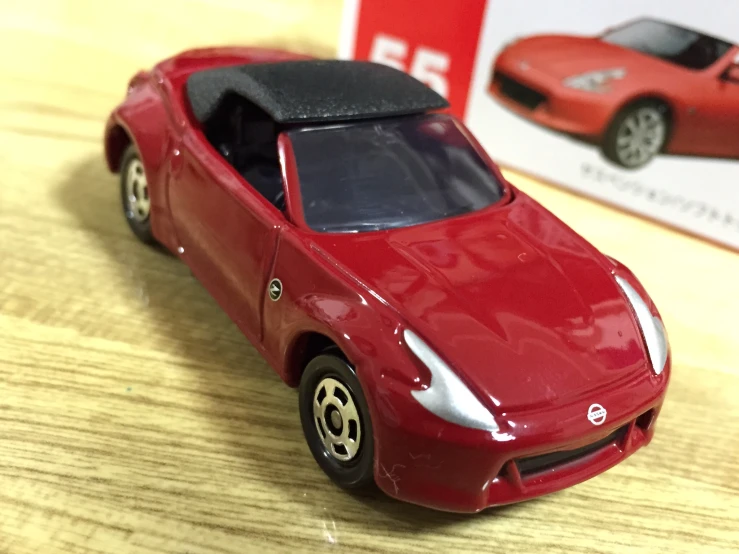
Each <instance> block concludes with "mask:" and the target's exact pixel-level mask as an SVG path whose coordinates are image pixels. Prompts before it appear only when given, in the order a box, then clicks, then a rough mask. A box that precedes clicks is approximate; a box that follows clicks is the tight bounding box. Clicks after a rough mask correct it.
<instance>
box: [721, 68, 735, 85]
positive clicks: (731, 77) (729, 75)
mask: <svg viewBox="0 0 739 554" xmlns="http://www.w3.org/2000/svg"><path fill="white" fill-rule="evenodd" d="M721 77H722V79H723V80H724V81H729V82H732V83H739V65H737V64H731V65H730V66H729V67H727V68H726V71H724V72H723V74H722V75H721Z"/></svg>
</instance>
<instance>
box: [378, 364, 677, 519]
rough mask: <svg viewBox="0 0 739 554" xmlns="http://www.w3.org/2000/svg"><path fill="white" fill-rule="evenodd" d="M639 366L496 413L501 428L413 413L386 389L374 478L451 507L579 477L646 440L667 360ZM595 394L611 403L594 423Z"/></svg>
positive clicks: (547, 489) (471, 506)
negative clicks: (553, 401)
mask: <svg viewBox="0 0 739 554" xmlns="http://www.w3.org/2000/svg"><path fill="white" fill-rule="evenodd" d="M668 363H669V362H668ZM645 372H647V374H648V377H647V378H641V377H640V378H638V379H634V380H632V382H630V383H619V384H618V387H617V388H615V389H614V390H612V391H610V392H604V391H601V392H599V393H597V394H593V395H592V397H589V398H588V399H585V400H582V401H577V402H572V403H568V404H567V405H566V406H559V407H556V408H553V407H549V408H540V409H537V410H530V411H528V412H519V413H510V414H499V415H497V416H496V419H497V420H498V422H499V425H500V427H501V429H500V432H498V433H488V432H484V431H478V430H472V429H465V428H462V427H459V426H456V425H452V424H449V423H446V422H443V421H441V420H439V419H438V418H436V417H435V416H433V415H432V414H429V413H428V412H425V411H424V410H423V408H420V406H419V408H420V411H418V412H417V413H412V412H413V411H414V408H415V407H413V406H412V404H408V403H406V405H404V406H403V404H401V403H402V402H403V401H402V400H401V399H400V398H395V399H394V398H393V395H394V394H393V392H392V391H388V390H386V391H384V393H383V400H382V404H383V405H384V406H385V407H386V408H387V407H390V406H392V407H393V411H392V413H391V414H390V415H391V417H390V418H387V417H385V416H387V415H388V412H387V411H385V413H384V414H383V407H382V406H379V408H380V414H378V416H375V417H373V425H374V431H375V449H376V452H375V453H376V456H375V481H376V482H377V484H378V486H379V487H380V488H381V489H382V490H383V491H384V492H385V493H387V494H388V495H390V496H393V497H396V498H398V499H400V500H404V501H407V502H411V503H415V504H420V505H424V506H428V507H432V508H435V509H440V510H446V511H456V512H477V511H480V510H482V509H484V508H487V507H491V506H497V505H503V504H509V503H514V502H520V501H522V500H527V499H530V498H534V497H537V496H541V495H544V494H548V493H551V492H555V491H558V490H561V489H563V488H566V487H569V486H572V485H575V484H577V483H580V482H582V481H585V480H587V479H589V478H591V477H594V476H595V475H598V474H600V473H602V472H604V471H606V470H607V469H609V468H611V467H612V466H614V465H616V464H617V463H619V462H620V461H622V460H624V459H625V458H627V457H628V456H629V455H631V454H632V453H633V452H635V451H636V450H638V449H639V448H640V447H642V446H644V445H646V444H648V443H649V441H650V440H651V438H652V436H653V434H654V426H655V421H656V419H657V416H658V414H659V411H660V408H661V406H662V402H663V400H664V394H665V390H666V386H667V381H668V374H669V368H666V369H665V371H664V372H663V373H662V374H661V375H659V376H654V375H651V374H649V370H648V369H645ZM594 403H599V404H601V405H602V406H603V407H605V408H606V410H607V412H608V413H607V416H606V421H605V422H603V423H602V424H600V425H594V424H593V423H591V422H590V421H589V420H588V417H587V413H588V408H589V407H590V405H591V404H594ZM401 406H403V409H402V410H400V409H399V407H401ZM381 414H382V415H381ZM552 453H557V454H553V455H551V454H552Z"/></svg>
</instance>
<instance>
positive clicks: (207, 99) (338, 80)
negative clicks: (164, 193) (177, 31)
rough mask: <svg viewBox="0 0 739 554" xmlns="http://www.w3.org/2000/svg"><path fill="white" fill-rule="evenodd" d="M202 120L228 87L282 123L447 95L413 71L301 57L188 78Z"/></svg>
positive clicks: (409, 108)
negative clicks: (296, 59) (422, 81)
mask: <svg viewBox="0 0 739 554" xmlns="http://www.w3.org/2000/svg"><path fill="white" fill-rule="evenodd" d="M186 89H187V97H188V99H189V101H190V105H191V107H192V111H193V114H194V115H195V117H196V118H197V119H198V121H201V122H203V121H205V120H207V119H208V118H209V117H210V116H211V115H212V114H213V112H215V110H216V109H217V108H218V105H219V103H220V102H221V100H222V99H223V97H224V96H226V95H227V94H228V93H235V94H238V95H239V96H242V97H243V98H245V99H247V100H249V101H251V102H253V103H254V104H256V105H257V106H259V107H260V108H261V109H263V110H264V111H265V112H266V113H267V114H268V115H269V116H270V117H271V118H272V119H274V120H275V121H277V122H278V123H298V122H319V121H341V120H348V119H368V118H376V117H388V116H397V115H408V114H414V113H422V112H426V111H429V110H436V109H440V108H446V107H448V105H449V104H448V103H447V101H446V100H445V99H444V98H443V97H442V96H440V95H439V94H437V93H436V92H434V91H433V90H431V89H430V88H428V87H427V86H426V85H424V84H422V83H421V82H420V81H417V80H416V79H414V78H413V77H411V76H410V75H407V74H406V73H403V72H402V71H399V70H397V69H394V68H392V67H388V66H385V65H381V64H377V63H372V62H361V61H349V60H305V61H304V60H300V61H284V62H275V63H256V64H246V65H237V66H228V67H217V68H214V69H206V70H203V71H197V72H195V73H193V74H192V75H190V77H189V78H188V79H187V85H186Z"/></svg>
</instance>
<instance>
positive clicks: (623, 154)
mask: <svg viewBox="0 0 739 554" xmlns="http://www.w3.org/2000/svg"><path fill="white" fill-rule="evenodd" d="M666 132H667V125H666V124H665V119H664V117H663V116H662V114H661V113H660V111H659V109H657V108H655V107H652V106H645V107H643V108H639V109H637V110H635V111H634V112H632V113H630V114H629V115H628V116H627V117H626V119H624V120H623V122H622V123H621V126H620V127H619V129H618V132H617V133H616V155H617V156H618V159H619V160H620V161H621V163H623V164H624V165H625V166H627V167H635V166H638V165H642V164H643V163H645V162H647V161H648V160H649V159H650V158H652V157H654V156H655V155H656V154H657V153H659V151H660V150H661V149H662V144H663V143H664V141H665V134H666Z"/></svg>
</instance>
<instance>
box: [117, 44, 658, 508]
mask: <svg viewBox="0 0 739 554" xmlns="http://www.w3.org/2000/svg"><path fill="white" fill-rule="evenodd" d="M291 58H292V59H291ZM445 106H446V102H445V100H444V99H443V98H441V97H440V96H438V95H437V94H436V93H435V92H433V91H431V90H430V89H429V88H427V87H426V86H425V85H422V84H421V83H419V82H418V81H416V80H415V79H413V78H411V77H410V76H408V75H406V74H405V73H403V72H401V71H398V70H395V69H392V68H390V67H387V66H383V65H378V64H374V63H369V62H355V61H337V60H308V59H297V56H291V55H289V54H285V53H281V52H274V51H265V50H258V49H241V48H223V49H211V50H196V51H190V52H185V53H183V54H181V55H179V56H176V57H174V58H171V59H168V60H166V61H164V62H162V63H160V64H159V65H157V66H156V67H155V68H154V69H153V70H152V71H150V72H142V73H139V74H138V75H137V76H136V77H134V79H133V80H132V82H131V83H130V86H129V89H128V95H127V97H126V99H125V100H124V101H123V103H122V104H121V105H120V106H119V107H118V108H116V110H115V111H114V112H113V114H112V115H111V117H110V120H109V122H108V125H107V129H106V135H105V152H106V156H107V162H108V165H109V167H110V169H111V171H113V172H119V173H120V175H121V190H122V200H123V209H124V211H125V214H126V219H127V220H128V223H129V224H130V226H131V228H132V230H133V232H134V233H135V234H136V235H137V236H138V237H139V238H141V239H143V240H144V241H146V242H154V241H156V242H159V243H161V244H163V245H164V246H165V247H167V248H168V249H170V250H171V251H173V252H176V253H178V255H179V256H180V257H181V258H182V259H183V260H184V262H185V263H186V264H188V266H190V268H191V269H192V272H193V273H194V274H195V275H196V276H197V278H198V279H199V280H200V281H201V282H202V283H203V284H204V285H205V287H206V288H207V289H208V290H209V291H210V292H211V293H212V294H213V296H214V297H215V298H216V300H217V301H218V302H219V303H220V304H221V306H222V307H223V309H224V310H226V311H227V312H228V314H229V315H230V316H231V317H232V318H233V320H234V321H235V322H236V323H237V325H238V326H239V327H240V329H241V330H242V331H243V332H244V334H245V335H246V336H247V337H248V338H249V340H250V341H251V342H252V343H253V344H254V346H255V347H256V348H257V349H258V350H259V351H260V352H261V353H262V354H263V355H264V357H265V358H266V359H267V360H268V361H269V363H270V364H271V365H272V367H274V368H275V370H276V371H277V372H278V373H279V375H280V376H281V377H282V378H283V379H284V381H285V382H286V383H287V384H289V385H290V386H297V387H299V410H300V416H301V420H302V425H303V430H304V433H305V437H306V440H307V442H308V445H309V446H310V449H311V451H312V453H313V455H314V457H315V459H316V460H317V462H318V464H319V465H320V466H321V467H322V468H323V470H324V471H325V472H326V473H327V474H328V475H329V476H330V477H331V479H333V480H334V481H335V482H336V483H338V484H339V485H341V486H343V487H347V488H351V487H359V486H363V485H366V484H368V483H370V482H372V481H373V480H374V481H375V482H376V483H377V484H378V485H379V487H380V488H381V489H382V490H384V491H385V492H386V493H388V494H390V495H392V496H394V497H397V498H400V499H403V500H406V501H410V502H415V503H418V504H423V505H427V506H432V507H435V508H439V509H445V510H453V511H477V510H480V509H482V508H485V507H487V506H492V505H496V504H504V503H510V502H516V501H519V500H523V499H526V498H531V497H534V496H538V495H541V494H545V493H549V492H552V491H555V490H558V489H561V488H563V487H566V486H569V485H573V484H575V483H578V482H580V481H583V480H585V479H587V478H589V477H592V476H594V475H596V474H598V473H600V472H602V471H604V470H606V469H607V468H609V467H611V466H613V465H614V464H616V463H618V462H619V461H621V460H623V459H624V458H625V457H627V456H628V455H629V454H631V453H632V452H634V451H635V450H636V449H638V448H639V447H641V446H643V445H645V444H647V443H648V442H649V440H650V439H651V437H652V434H653V432H654V422H655V419H656V417H657V414H658V413H659V410H660V407H661V405H662V401H663V399H664V395H665V389H666V386H667V381H668V378H669V373H670V370H669V367H670V361H669V350H668V344H667V339H666V337H665V332H664V329H663V326H662V323H661V321H660V319H659V315H658V313H657V310H656V308H655V307H654V305H653V304H652V302H651V301H650V299H649V296H648V295H647V293H646V292H645V291H644V289H643V288H642V286H641V285H640V284H639V282H638V281H637V280H636V279H635V278H634V276H633V275H632V274H631V273H630V272H629V271H628V270H627V269H626V268H625V267H623V266H621V265H619V264H618V263H616V262H615V261H613V260H611V259H609V258H607V257H605V256H604V255H602V254H600V253H599V252H598V251H597V250H596V249H595V248H594V247H593V246H591V245H590V244H588V243H587V242H586V241H585V240H584V239H582V238H581V237H580V236H578V235H577V234H576V233H575V232H574V231H572V230H571V229H570V228H568V227H567V226H566V225H565V224H563V223H562V222H561V221H559V220H558V219H557V218H556V217H554V216H553V215H552V214H551V213H549V212H548V211H547V210H545V209H544V208H543V207H541V206H540V205H539V204H537V203H536V202H535V201H533V200H532V199H531V198H529V197H528V196H526V195H525V194H524V193H522V192H520V191H518V190H516V189H515V188H514V187H513V186H512V185H511V184H510V183H508V182H507V181H506V180H505V179H504V178H503V176H502V175H501V173H500V172H499V170H498V169H497V167H496V166H495V165H494V164H493V163H492V162H491V161H490V159H489V158H488V157H487V155H486V154H485V152H484V151H483V150H482V149H481V148H480V146H479V145H478V144H477V142H475V139H474V138H473V137H472V136H471V135H470V134H469V132H468V131H467V130H466V129H465V128H464V126H463V125H462V124H461V123H459V122H458V121H457V120H456V119H454V118H453V117H451V116H450V115H447V114H445V113H443V112H442V111H440V110H443V108H444V107H445Z"/></svg>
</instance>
